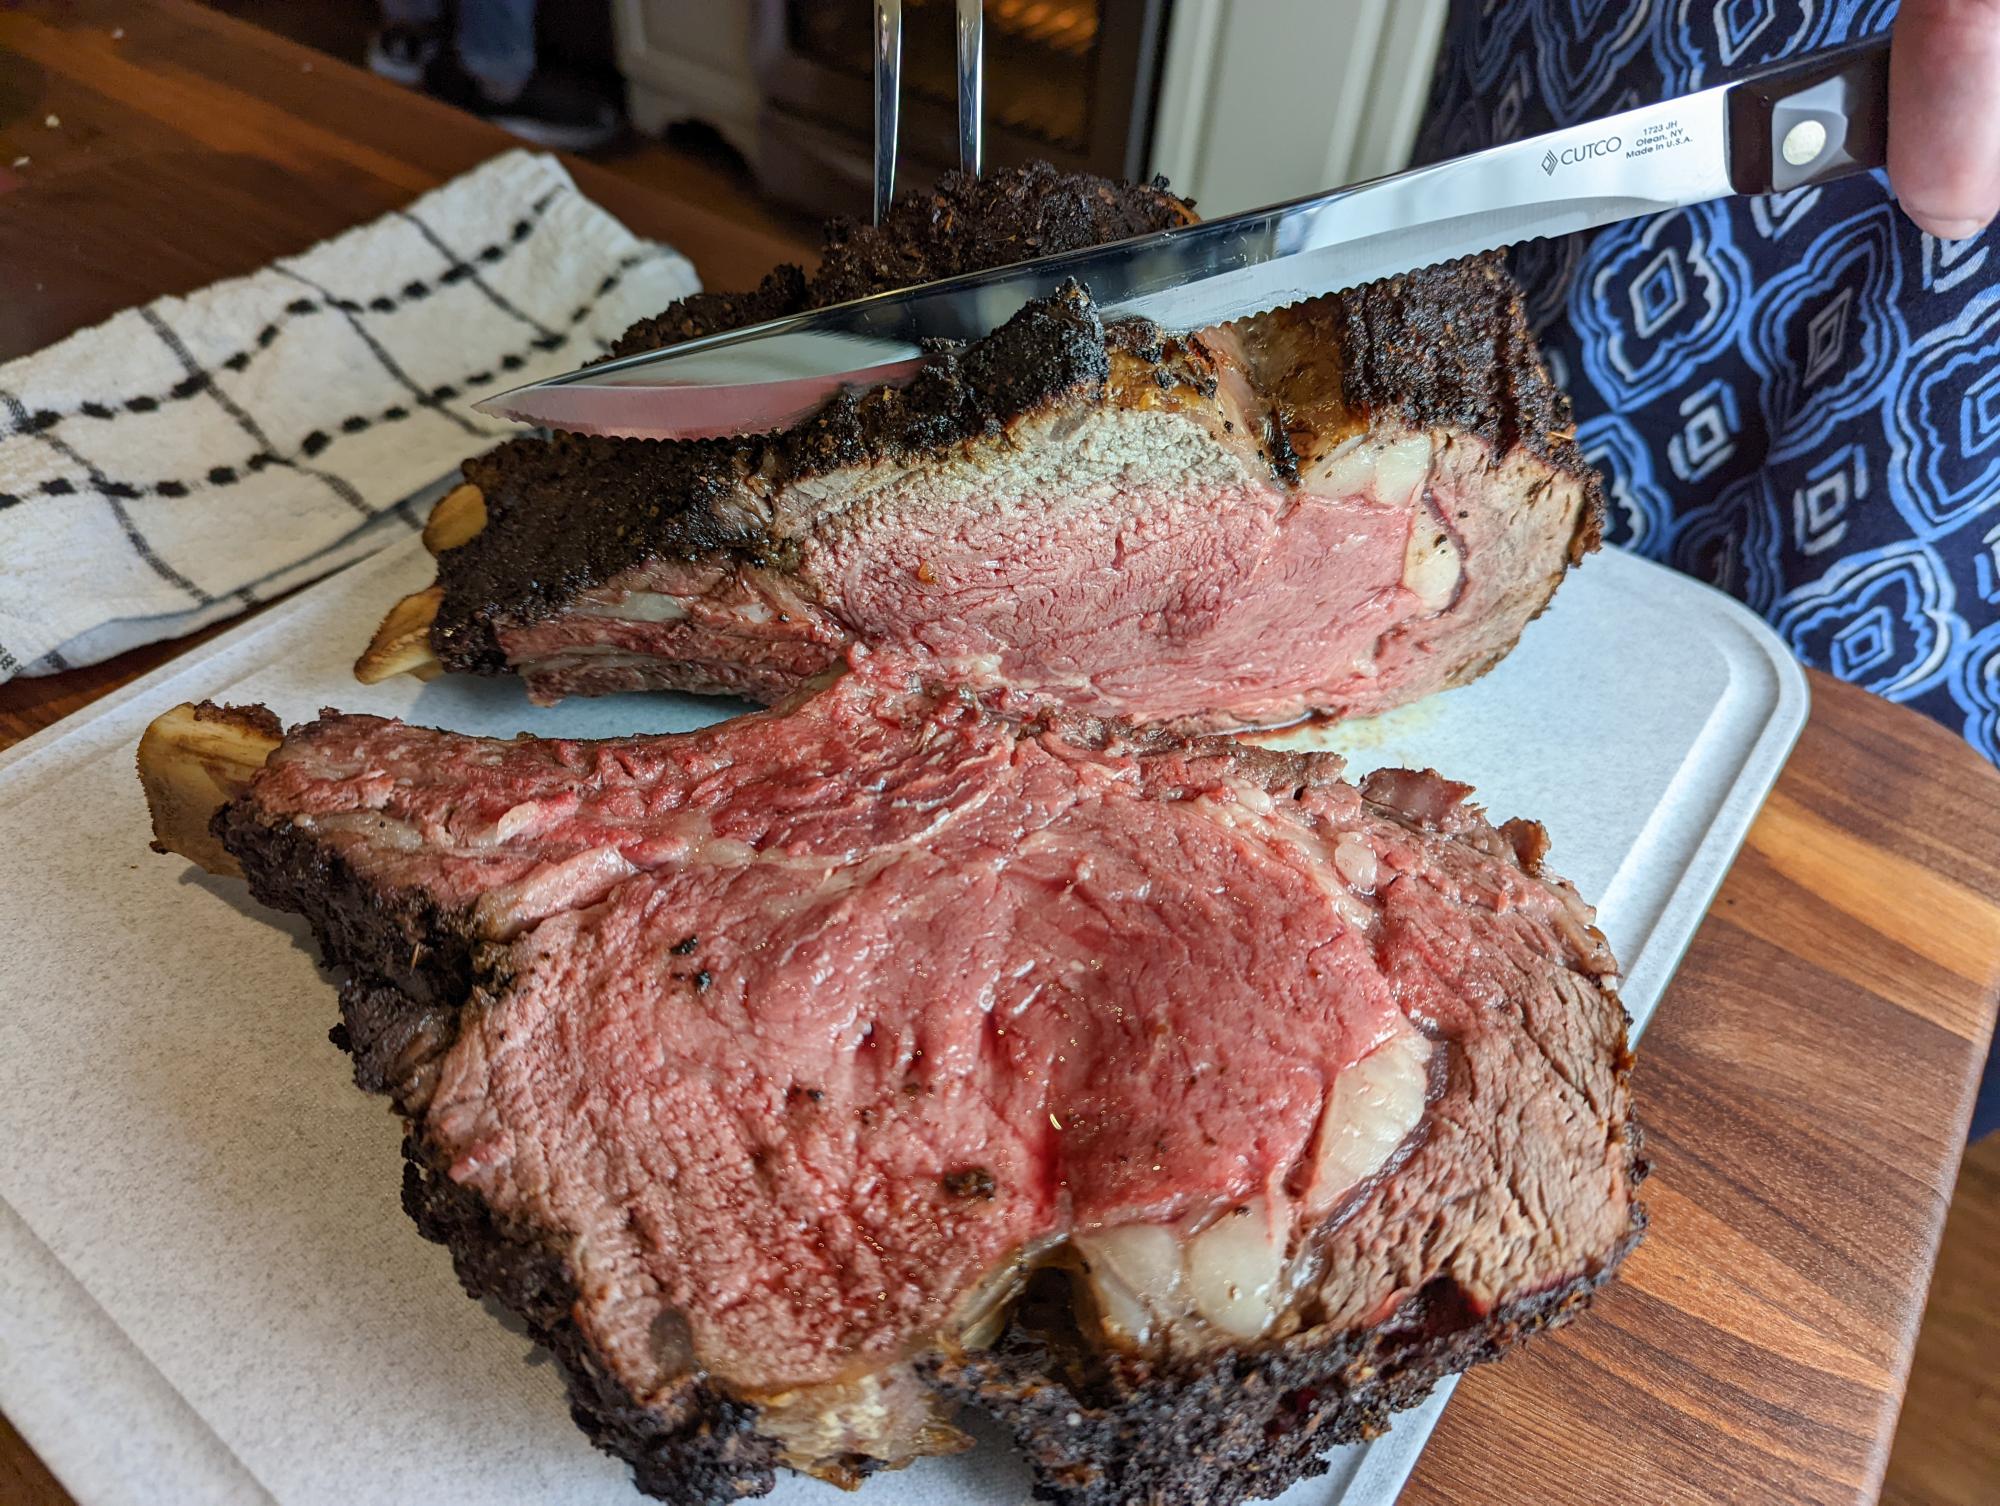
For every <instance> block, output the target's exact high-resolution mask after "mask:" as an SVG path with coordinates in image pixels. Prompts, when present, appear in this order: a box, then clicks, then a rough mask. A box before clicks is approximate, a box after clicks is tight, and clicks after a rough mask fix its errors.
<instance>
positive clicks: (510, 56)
mask: <svg viewBox="0 0 2000 1506" xmlns="http://www.w3.org/2000/svg"><path fill="white" fill-rule="evenodd" d="M458 60H459V62H460V63H461V64H463V65H464V67H465V71H466V72H467V73H469V74H470V75H471V76H472V80H473V82H474V83H476V84H478V85H479V92H480V93H482V94H484V95H485V96H486V97H487V98H488V99H490V100H492V101H493V102H494V103H495V104H506V103H507V102H509V101H510V100H513V99H515V98H517V97H518V96H519V95H520V93H521V91H522V90H523V89H525V88H526V87H527V86H528V80H529V79H531V78H533V77H534V74H535V0H459V5H458Z"/></svg>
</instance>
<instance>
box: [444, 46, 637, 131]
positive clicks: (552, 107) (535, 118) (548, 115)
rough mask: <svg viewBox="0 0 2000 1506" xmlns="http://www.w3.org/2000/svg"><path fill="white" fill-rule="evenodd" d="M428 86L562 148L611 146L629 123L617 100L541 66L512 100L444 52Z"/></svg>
mask: <svg viewBox="0 0 2000 1506" xmlns="http://www.w3.org/2000/svg"><path fill="white" fill-rule="evenodd" d="M424 87H425V88H426V89H428V90H429V91H430V92H431V93H432V94H434V95H436V96H437V97H438V98H439V99H442V100H443V101H445V103H447V104H453V105H457V106H458V107H459V108H460V109H461V110H469V111H471V112H472V113H473V114H474V115H477V116H480V117H481V118H483V119H486V120H490V121H492V122H493V123H494V124H495V125H497V126H499V127H500V128H501V129H502V130H505V131H511V132H512V133H513V134H514V135H516V136H519V137H520V138H521V139H522V140H524V141H532V142H533V143H534V144H535V145H537V146H546V147H553V148H555V149H556V150H557V151H565V152H590V151H595V150H597V149H598V148H599V147H603V146H609V145H610V144H611V143H612V142H613V141H615V140H617V139H618V136H619V134H620V132H622V131H623V130H624V128H625V121H624V117H623V116H622V115H621V114H620V113H619V110H618V107H617V105H615V104H613V103H612V102H611V101H610V100H609V99H607V98H606V97H605V96H604V94H603V93H602V91H600V90H597V89H593V88H592V87H591V86H590V85H589V84H587V83H585V82H584V81H583V80H582V79H579V78H575V77H572V76H571V75H569V74H566V73H558V72H555V71H554V70H552V69H548V68H537V69H536V70H535V72H534V74H533V76H532V77H530V78H529V80H528V82H527V84H526V85H525V86H523V88H522V90H521V92H520V93H519V94H517V95H515V96H514V97H513V98H512V99H509V100H500V101H496V100H493V99H490V98H488V97H487V95H486V93H485V92H484V91H483V90H482V89H481V88H480V87H479V84H478V82H477V80H475V79H474V78H473V77H472V75H470V74H469V73H467V72H466V71H465V69H464V67H463V66H462V65H461V64H460V63H459V61H458V59H457V58H455V57H453V56H451V55H450V53H448V52H447V53H445V54H444V55H442V56H440V57H439V58H438V59H437V60H436V61H435V62H433V63H432V64H431V66H430V68H429V69H428V70H426V72H425V74H424Z"/></svg>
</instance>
